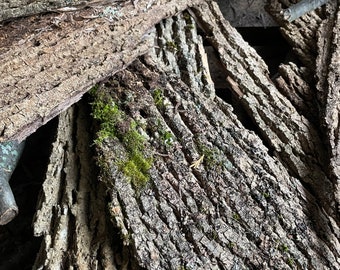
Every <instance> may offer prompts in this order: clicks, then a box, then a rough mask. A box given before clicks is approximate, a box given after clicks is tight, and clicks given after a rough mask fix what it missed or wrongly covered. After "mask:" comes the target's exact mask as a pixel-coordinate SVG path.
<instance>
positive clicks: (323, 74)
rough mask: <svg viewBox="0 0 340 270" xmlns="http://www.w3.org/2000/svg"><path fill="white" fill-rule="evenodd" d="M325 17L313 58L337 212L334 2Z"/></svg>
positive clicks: (338, 41) (338, 48)
mask: <svg viewBox="0 0 340 270" xmlns="http://www.w3.org/2000/svg"><path fill="white" fill-rule="evenodd" d="M327 7H328V9H327V13H328V17H327V19H326V20H324V21H323V23H322V24H321V25H320V28H319V30H318V42H317V45H318V57H317V58H316V67H317V68H316V77H317V81H318V83H317V90H318V92H317V97H318V101H319V106H320V122H321V123H322V124H321V125H322V127H324V129H323V130H324V134H325V137H326V138H327V147H328V151H329V170H330V172H331V175H332V179H333V182H334V193H335V198H336V201H337V210H338V212H340V171H339V165H340V164H339V158H340V145H339V128H340V127H339V109H340V107H339V104H340V81H339V78H340V72H339V65H340V59H339V55H340V30H339V27H338V26H339V24H340V5H339V2H338V1H331V2H330V3H329V4H328V6H327Z"/></svg>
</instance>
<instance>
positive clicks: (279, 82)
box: [274, 62, 319, 126]
mask: <svg viewBox="0 0 340 270" xmlns="http://www.w3.org/2000/svg"><path fill="white" fill-rule="evenodd" d="M278 74H279V75H278V77H276V78H275V79H274V81H275V83H276V86H277V88H278V89H279V90H280V92H281V93H282V94H283V95H284V96H285V97H286V98H288V99H289V100H290V102H291V103H292V104H293V105H294V107H295V108H296V110H297V111H298V112H299V113H300V114H301V115H303V116H304V117H306V118H307V119H308V120H309V121H310V122H312V123H313V124H314V125H315V126H317V125H318V124H319V114H318V110H316V109H313V108H318V104H317V98H316V89H315V86H314V85H313V84H312V82H313V80H314V78H312V76H313V74H312V73H311V72H310V70H309V69H307V68H305V67H298V66H297V65H296V64H294V63H293V62H289V63H288V64H281V65H280V66H279V70H278Z"/></svg>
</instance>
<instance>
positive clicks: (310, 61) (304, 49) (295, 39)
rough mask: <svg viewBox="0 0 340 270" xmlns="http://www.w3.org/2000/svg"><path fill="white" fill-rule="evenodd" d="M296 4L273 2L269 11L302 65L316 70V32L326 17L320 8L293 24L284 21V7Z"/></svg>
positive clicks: (284, 0)
mask: <svg viewBox="0 0 340 270" xmlns="http://www.w3.org/2000/svg"><path fill="white" fill-rule="evenodd" d="M295 2H296V1H291V0H273V1H270V2H269V4H268V6H267V10H268V11H269V12H270V14H271V15H272V16H273V17H274V19H275V20H276V21H277V22H278V24H279V25H280V26H281V28H280V30H281V33H282V34H283V36H284V37H285V38H286V40H287V41H288V42H289V44H290V45H291V46H292V48H293V51H294V52H295V53H296V55H297V56H298V57H299V60H300V61H301V62H302V64H303V65H304V66H305V67H307V68H310V69H311V70H315V59H316V48H317V46H316V43H315V40H316V32H317V30H318V27H319V24H320V23H321V21H322V19H323V16H324V15H323V12H322V10H323V9H322V8H318V9H316V10H313V11H311V12H309V13H307V14H305V15H303V16H302V17H300V18H299V19H297V20H295V21H293V22H291V23H287V21H285V20H282V16H281V11H282V9H283V7H288V5H291V4H292V3H295Z"/></svg>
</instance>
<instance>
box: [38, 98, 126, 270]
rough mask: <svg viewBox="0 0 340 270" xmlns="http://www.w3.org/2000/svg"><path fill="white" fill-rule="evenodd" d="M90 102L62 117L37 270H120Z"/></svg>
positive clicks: (44, 197) (43, 202) (42, 210)
mask: <svg viewBox="0 0 340 270" xmlns="http://www.w3.org/2000/svg"><path fill="white" fill-rule="evenodd" d="M88 114H89V112H88V106H86V103H85V102H84V101H81V102H79V103H78V104H77V105H75V106H73V107H71V108H70V109H68V110H67V111H66V112H64V113H62V114H61V115H60V116H59V117H58V132H57V135H56V139H55V141H54V143H53V147H52V152H51V156H50V164H49V166H48V169H47V172H46V176H47V177H46V180H45V182H44V184H43V188H42V192H41V196H40V202H39V204H38V207H37V212H36V216H35V218H34V235H35V236H42V237H43V240H42V245H41V248H40V251H39V254H38V256H37V258H36V261H35V265H34V267H33V268H34V269H70V268H71V267H74V268H77V269H117V267H116V266H118V265H121V264H122V263H125V262H124V261H123V259H125V258H124V257H123V256H121V258H122V261H119V263H117V262H116V259H117V256H118V255H119V251H117V248H118V245H117V244H115V241H116V239H115V237H114V234H115V235H117V232H116V231H115V230H112V227H111V226H110V217H109V215H108V214H107V205H106V204H105V197H106V195H105V186H104V185H103V184H102V183H101V182H98V181H97V178H96V173H95V172H96V168H95V166H94V162H93V156H92V152H91V149H90V145H91V144H92V139H91V134H90V133H89V132H88V131H89V130H90V129H91V121H90V118H89V115H88Z"/></svg>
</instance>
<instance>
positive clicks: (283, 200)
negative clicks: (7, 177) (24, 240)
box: [34, 2, 340, 269]
mask: <svg viewBox="0 0 340 270" xmlns="http://www.w3.org/2000/svg"><path fill="white" fill-rule="evenodd" d="M190 14H191V15H193V16H194V17H192V16H191V15H190ZM194 18H196V20H197V22H198V25H200V27H201V31H200V32H202V30H203V31H204V35H203V36H201V35H200V34H198V31H197V25H196V23H195V20H194ZM152 33H153V34H152V35H154V40H156V41H157V43H156V44H155V46H153V50H152V51H150V52H149V53H148V54H147V55H145V56H144V57H143V58H140V59H138V60H136V61H134V62H133V63H132V64H131V65H130V66H129V67H128V68H127V69H126V70H122V71H120V72H118V73H117V74H116V75H114V76H113V77H112V78H110V79H109V80H106V81H105V82H103V83H101V84H99V85H97V86H96V87H95V88H94V89H93V91H91V94H92V98H93V100H92V102H91V104H92V116H93V117H94V118H95V119H96V124H95V126H96V127H97V130H98V131H97V136H96V138H95V150H96V160H97V165H98V166H99V168H100V171H99V180H100V181H99V182H97V180H96V177H95V175H93V176H91V172H93V171H94V170H93V169H91V166H92V165H91V164H90V163H91V161H90V160H91V158H90V156H91V155H89V154H88V151H86V147H88V145H90V144H91V143H90V139H89V138H88V137H87V136H88V134H86V133H87V132H86V131H85V130H90V127H88V126H86V125H85V127H84V130H80V129H79V128H80V127H81V126H84V124H83V123H82V121H83V120H84V119H86V118H88V116H85V115H84V114H83V113H81V112H78V113H76V114H75V116H76V117H75V116H68V115H72V114H71V112H72V111H69V112H68V114H64V115H63V116H62V117H60V120H59V121H62V119H63V118H64V117H65V116H67V117H66V118H65V119H67V121H66V122H65V124H62V125H60V127H59V135H58V137H57V139H56V142H55V143H54V151H53V152H52V156H51V164H50V169H49V172H48V173H47V179H46V183H45V184H44V193H43V194H44V196H42V197H41V204H40V207H39V210H38V212H37V218H36V221H35V223H34V227H35V232H36V234H37V235H44V243H45V245H44V246H42V248H41V252H40V257H39V259H38V260H37V264H36V266H43V265H45V266H46V267H47V268H52V266H53V269H58V267H59V268H61V267H64V268H70V267H74V268H77V267H78V268H81V267H82V266H83V265H85V266H84V267H85V268H88V267H89V265H90V266H91V267H92V265H100V266H101V267H104V265H105V264H104V262H105V263H108V264H106V265H105V267H107V268H108V267H109V266H110V267H112V268H113V269H115V267H118V268H123V269H124V267H126V268H125V269H138V268H146V269H233V268H250V269H290V268H301V269H320V268H327V269H332V268H334V269H336V268H338V267H339V266H340V265H339V262H338V259H337V258H338V257H339V253H340V250H339V242H338V239H339V235H338V232H339V227H338V223H337V222H338V221H337V220H338V219H336V215H337V213H336V211H335V209H334V196H332V194H334V193H333V190H332V188H333V182H331V181H330V180H329V179H328V177H327V175H326V174H325V173H324V172H323V163H322V162H324V160H322V157H321V154H322V153H323V150H322V148H321V147H320V144H321V140H320V138H319V136H318V133H317V131H316V128H315V127H314V126H313V123H312V122H310V121H309V120H308V119H307V118H306V117H304V116H303V115H302V113H300V111H299V110H298V109H296V108H295V107H294V106H293V105H292V104H291V103H290V101H289V100H288V99H287V98H286V97H285V96H284V95H282V94H281V91H280V89H278V88H277V87H276V86H275V85H274V83H273V82H272V81H271V80H270V79H269V78H268V71H267V67H266V65H265V64H264V63H263V61H262V60H261V59H260V58H259V56H258V55H257V54H256V52H255V51H254V50H253V49H252V48H251V47H250V46H249V45H248V44H246V43H245V42H244V41H243V39H242V38H241V37H240V36H239V34H238V33H237V32H236V30H235V29H233V28H232V27H230V25H229V24H228V23H227V22H225V21H224V20H223V18H222V17H221V14H220V13H219V11H218V9H217V8H216V6H215V4H214V3H213V2H208V3H205V4H202V5H199V6H196V7H194V8H193V9H192V10H191V11H190V13H188V12H184V13H182V14H179V15H178V16H176V17H173V18H170V19H167V20H164V21H162V22H161V23H160V24H159V25H158V26H157V27H156V31H152ZM226 37H228V39H226ZM203 39H206V40H208V41H209V42H211V44H212V45H213V46H214V48H215V49H216V53H217V54H218V56H219V58H220V59H221V63H222V64H223V65H224V69H225V71H226V72H227V73H228V79H227V80H228V82H229V84H230V91H232V93H233V94H234V95H235V96H236V97H237V99H238V100H237V101H236V103H234V102H231V104H228V103H226V102H225V101H224V100H222V99H221V98H219V97H218V96H217V95H216V93H215V90H214V86H213V83H212V80H211V77H210V73H209V66H208V64H207V56H206V54H205V52H204V46H203ZM290 70H292V71H294V70H295V71H294V73H292V74H295V76H297V77H299V78H300V81H301V84H302V85H303V82H302V79H301V77H302V76H301V75H299V74H301V73H299V70H298V71H296V69H294V67H293V66H292V68H291V69H290ZM300 71H301V70H300ZM289 77H290V76H289ZM281 83H282V84H281V85H285V86H289V87H294V85H292V84H291V83H290V81H289V80H288V79H285V78H284V77H282V78H281ZM281 85H280V84H279V83H278V87H280V86H281ZM226 91H227V90H226ZM234 100H235V98H234ZM238 106H243V107H244V108H245V111H246V113H248V116H249V118H247V117H243V118H242V117H241V115H236V114H235V113H234V112H238V111H239V108H238ZM301 111H302V110H301ZM72 119H77V120H72ZM250 119H252V120H253V123H254V125H255V128H254V130H250V129H249V128H246V126H249V120H250ZM63 121H64V120H63ZM60 123H62V122H60ZM75 123H77V124H75ZM301 125H302V127H301ZM76 127H77V129H76V130H72V128H73V129H74V128H76ZM60 134H61V135H60ZM84 137H85V138H86V137H87V138H86V140H84ZM66 138H67V139H66ZM83 147H85V148H83ZM86 152H87V153H86ZM322 155H323V154H322ZM62 168H65V169H64V170H63V169H62ZM87 168H88V169H87ZM60 179H61V181H60ZM317 180H318V181H319V183H318V182H317ZM320 182H322V185H323V187H322V186H321V184H320ZM306 183H308V184H306ZM326 192H329V193H327V194H326ZM326 195H327V196H326ZM324 196H326V198H327V199H325V198H324ZM98 198H102V199H101V200H99V199H98ZM51 228H53V230H51ZM117 231H118V232H119V236H120V240H119V241H117V239H116V241H117V242H118V243H119V249H120V250H121V251H120V253H118V254H120V256H118V255H113V254H115V248H116V246H115V245H113V244H112V242H110V241H112V239H110V238H105V237H104V236H108V235H111V236H112V235H116V233H117ZM98 232H101V233H102V234H101V235H102V236H103V238H102V237H98V236H96V233H98ZM117 242H116V243H117ZM89 243H95V245H94V247H93V248H91V245H90V244H89ZM84 247H85V248H84ZM104 247H106V248H107V249H105V250H106V251H105V252H104V251H103V250H101V248H104ZM98 254H106V255H105V256H104V259H103V260H100V259H98V258H100V256H98ZM90 258H94V259H93V260H92V261H91V259H90ZM119 258H123V259H119ZM52 263H53V264H52ZM91 263H92V264H91ZM99 268H100V267H99Z"/></svg>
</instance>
